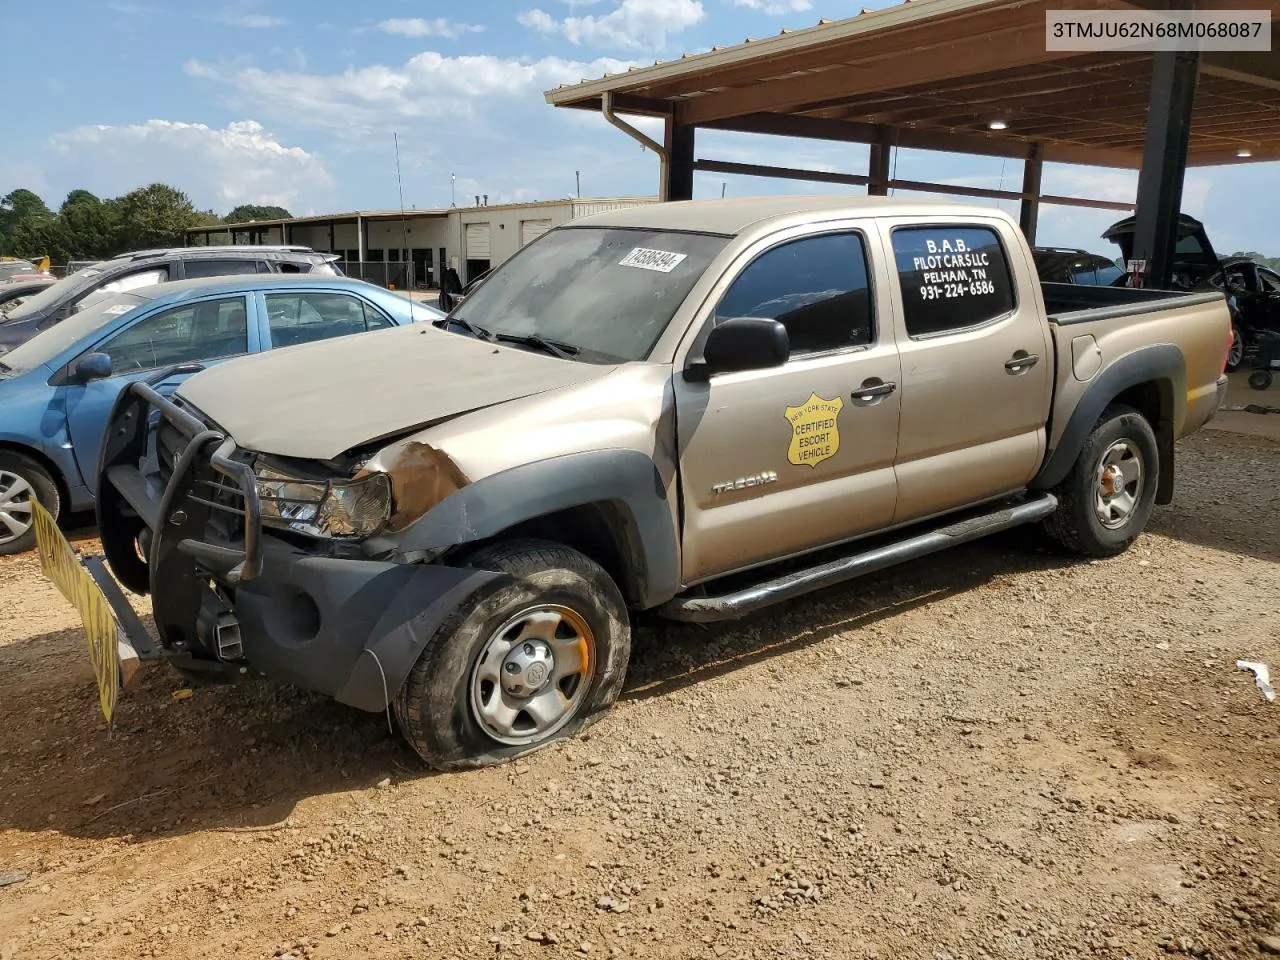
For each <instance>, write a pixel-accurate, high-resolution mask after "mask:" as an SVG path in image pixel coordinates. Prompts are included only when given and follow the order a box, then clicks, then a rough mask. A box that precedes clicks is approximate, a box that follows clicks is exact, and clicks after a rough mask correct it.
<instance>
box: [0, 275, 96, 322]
mask: <svg viewBox="0 0 1280 960" xmlns="http://www.w3.org/2000/svg"><path fill="white" fill-rule="evenodd" d="M101 275H102V271H101V270H99V269H98V268H96V267H85V268H84V269H83V270H81V271H80V272H79V273H73V274H72V275H71V276H69V277H63V278H62V279H61V280H59V281H58V282H57V283H51V284H49V286H48V287H46V288H45V289H43V290H41V291H40V292H39V293H38V294H36V295H35V296H34V297H32V298H31V299H30V300H27V301H24V302H23V304H22V306H20V307H15V308H14V309H13V310H10V311H9V312H8V314H7V315H6V316H7V317H8V319H10V320H25V319H26V318H27V317H34V316H36V315H37V314H41V313H45V312H48V311H50V310H52V309H53V308H55V307H58V306H60V305H61V304H62V303H64V302H66V301H67V300H69V299H71V298H72V297H74V296H75V295H76V294H78V293H80V291H82V290H84V289H85V288H86V287H88V286H90V285H91V284H92V283H93V281H94V280H95V279H96V278H97V277H100V276H101Z"/></svg>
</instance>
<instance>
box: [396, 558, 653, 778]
mask: <svg viewBox="0 0 1280 960" xmlns="http://www.w3.org/2000/svg"><path fill="white" fill-rule="evenodd" d="M467 566H469V567H476V568H479V569H484V570H496V571H500V572H503V573H508V574H511V576H512V577H513V578H514V579H513V581H511V582H507V583H503V584H501V585H499V586H497V587H495V588H486V589H483V590H481V591H479V592H478V593H477V594H475V595H473V596H472V597H470V598H469V599H468V601H467V602H466V604H465V605H464V606H462V607H460V608H459V609H458V610H457V611H455V612H454V613H453V615H451V616H450V617H449V619H448V620H446V621H445V622H444V623H443V624H442V625H441V627H440V629H439V630H437V631H436V633H435V634H434V635H433V636H432V637H431V639H430V640H428V641H427V644H426V647H425V648H424V649H423V651H422V654H421V655H420V656H419V658H418V661H417V663H416V664H415V665H414V667H413V669H412V670H411V671H410V673H409V677H408V679H407V680H406V681H405V683H404V686H403V687H401V689H400V691H399V693H398V694H397V695H396V698H395V704H394V706H395V713H396V718H397V719H398V721H399V724H400V729H401V730H402V732H403V733H404V735H405V738H406V739H407V740H408V741H409V744H410V745H411V746H412V747H413V749H414V750H415V751H416V752H417V753H418V755H419V756H420V757H421V758H422V759H423V760H424V761H425V762H426V763H427V765H428V766H431V767H434V768H436V769H460V768H465V767H479V766H489V765H492V764H497V763H503V762H505V761H507V760H511V759H513V758H515V757H518V756H521V755H523V754H525V753H529V752H531V751H533V750H536V749H538V748H539V747H542V746H545V745H547V744H549V743H552V742H554V741H555V740H558V739H561V738H563V737H568V736H572V735H573V734H574V733H576V732H577V731H579V730H581V729H582V728H583V727H584V726H585V725H587V724H589V723H591V722H593V721H594V720H596V719H598V718H599V717H600V716H602V715H603V714H604V713H605V712H606V711H607V710H608V709H609V708H610V707H611V706H612V705H613V702H614V701H615V700H616V699H617V697H618V693H619V692H620V691H621V689H622V683H623V680H624V679H625V677H626V670H627V662H628V660H629V659H630V655H631V629H630V624H629V622H628V619H627V610H626V605H625V603H624V601H623V599H622V595H621V593H620V592H619V591H618V588H617V585H616V584H614V582H613V580H612V579H611V578H610V577H609V575H608V574H607V573H606V572H605V571H604V570H603V569H602V568H601V567H600V566H599V565H598V564H597V563H595V562H594V561H592V560H591V559H589V558H588V557H586V556H584V555H582V554H581V553H578V552H577V551H576V550H570V549H569V548H567V547H563V546H560V545H559V544H555V543H550V542H547V541H539V540H519V541H512V542H510V543H505V544H498V545H495V546H492V547H487V548H484V549H482V550H480V551H478V552H476V553H475V554H473V555H472V556H471V557H470V558H469V559H468V560H467Z"/></svg>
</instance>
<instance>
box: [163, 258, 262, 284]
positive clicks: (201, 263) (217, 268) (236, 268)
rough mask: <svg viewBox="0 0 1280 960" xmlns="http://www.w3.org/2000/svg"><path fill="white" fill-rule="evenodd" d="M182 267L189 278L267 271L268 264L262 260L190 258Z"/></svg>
mask: <svg viewBox="0 0 1280 960" xmlns="http://www.w3.org/2000/svg"><path fill="white" fill-rule="evenodd" d="M182 268H183V271H184V273H185V274H186V277H187V279H188V280H194V279H196V278H197V277H229V276H238V275H241V274H246V273H265V272H266V266H265V264H264V263H263V261H261V260H188V261H186V263H184V264H183V265H182Z"/></svg>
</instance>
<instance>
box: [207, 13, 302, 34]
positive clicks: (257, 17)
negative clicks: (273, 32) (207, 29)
mask: <svg viewBox="0 0 1280 960" xmlns="http://www.w3.org/2000/svg"><path fill="white" fill-rule="evenodd" d="M213 19H214V20H216V21H217V22H218V23H225V24H227V25H228V26H231V27H247V28H248V29H250V30H266V29H268V28H270V27H283V26H284V25H285V24H286V23H288V22H289V21H288V20H286V19H285V18H284V17H270V16H267V15H266V14H265V13H231V12H223V13H217V14H214V16H213Z"/></svg>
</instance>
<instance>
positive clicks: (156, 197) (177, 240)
mask: <svg viewBox="0 0 1280 960" xmlns="http://www.w3.org/2000/svg"><path fill="white" fill-rule="evenodd" d="M196 216H197V214H196V209H195V207H193V206H192V205H191V199H190V198H189V197H188V196H187V195H186V194H185V193H183V192H182V191H181V190H178V189H176V188H174V187H171V186H169V185H167V184H164V183H153V184H151V185H150V186H146V187H140V188H139V189H137V190H134V191H132V192H131V193H126V194H125V195H124V196H123V197H121V198H120V220H121V223H120V231H119V240H120V241H121V247H122V249H124V250H140V249H145V248H149V247H169V246H176V245H178V244H181V243H182V239H183V233H184V232H185V231H186V230H187V229H188V228H189V227H191V226H193V225H194V224H195V220H196Z"/></svg>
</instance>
